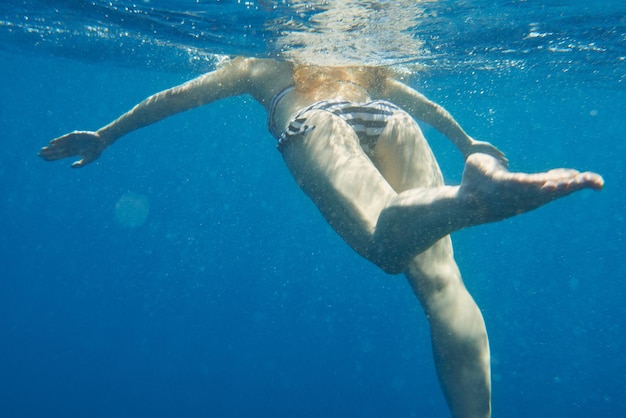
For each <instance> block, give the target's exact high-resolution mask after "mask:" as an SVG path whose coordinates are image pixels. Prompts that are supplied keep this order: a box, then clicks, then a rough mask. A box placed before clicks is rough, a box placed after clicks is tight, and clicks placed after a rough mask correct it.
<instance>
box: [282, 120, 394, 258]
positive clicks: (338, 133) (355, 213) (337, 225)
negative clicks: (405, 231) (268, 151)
mask: <svg viewBox="0 0 626 418" xmlns="http://www.w3.org/2000/svg"><path fill="white" fill-rule="evenodd" d="M303 116H304V117H306V122H305V123H306V124H307V125H308V126H310V127H313V129H308V130H306V133H303V134H299V135H295V136H293V137H291V138H290V139H289V141H288V142H287V143H285V144H284V146H283V147H282V150H281V151H282V154H283V158H284V160H285V162H286V164H287V167H288V168H289V170H290V171H291V173H292V175H293V177H294V178H295V180H296V182H297V183H298V185H299V186H300V188H301V189H302V190H303V191H304V192H305V193H306V194H307V195H308V196H309V197H310V198H311V200H313V202H315V204H316V205H317V207H318V208H319V210H320V212H321V213H322V215H323V216H324V217H325V218H326V220H327V221H328V222H329V224H330V225H331V226H332V227H333V228H334V229H335V230H336V231H337V233H339V235H340V236H341V237H342V238H343V239H344V240H345V241H346V242H347V243H348V244H349V245H350V246H351V247H352V248H354V249H355V250H356V251H357V252H358V253H360V254H361V255H363V256H365V257H366V258H370V247H371V243H372V237H373V233H374V229H375V228H376V222H377V220H378V216H379V215H380V212H381V211H382V210H383V209H384V208H385V206H386V205H387V202H388V201H389V200H391V199H393V198H394V197H396V192H395V191H394V190H393V188H392V187H391V186H390V185H389V184H388V183H387V181H386V180H385V178H384V177H383V176H382V175H381V173H380V172H379V170H378V169H377V168H376V167H375V166H374V164H373V163H372V160H370V159H369V158H368V157H367V155H366V154H365V153H364V152H363V150H362V149H361V147H360V145H359V140H358V137H357V136H356V134H355V133H354V131H353V129H352V128H351V127H350V126H349V125H348V124H347V123H346V122H345V121H344V120H342V119H341V118H339V117H337V116H335V115H333V114H331V113H329V112H326V111H324V110H312V111H310V112H307V113H305V114H304V115H303Z"/></svg>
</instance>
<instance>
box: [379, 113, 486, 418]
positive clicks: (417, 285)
mask: <svg viewBox="0 0 626 418" xmlns="http://www.w3.org/2000/svg"><path fill="white" fill-rule="evenodd" d="M372 161H373V162H374V164H375V165H376V167H377V168H378V169H379V170H380V172H381V173H382V175H383V176H384V177H385V179H386V180H387V181H388V182H389V183H390V184H391V185H392V187H393V188H394V190H395V191H396V192H398V193H401V192H404V191H407V190H410V189H417V188H436V187H441V186H443V177H442V175H441V171H440V169H439V166H438V164H437V161H436V160H435V158H434V156H433V154H432V152H431V150H430V147H429V146H428V143H427V142H426V140H425V139H424V136H423V135H422V132H421V130H420V128H419V126H417V124H416V123H415V121H414V120H413V119H412V118H411V117H410V116H409V115H407V114H405V113H404V112H398V113H396V114H394V115H393V116H392V117H391V118H390V120H389V122H388V124H387V127H386V128H385V131H384V132H383V133H382V135H381V137H380V138H379V140H378V143H377V145H376V147H375V148H374V154H373V155H372ZM405 275H406V276H407V278H408V279H409V282H410V283H411V286H412V288H413V290H414V292H415V294H416V295H417V297H418V299H419V300H420V302H421V304H422V306H423V308H424V311H425V312H426V316H427V318H428V321H429V323H430V328H431V338H432V346H433V353H434V356H435V364H436V369H437V374H438V376H439V381H440V383H441V387H442V389H443V392H444V394H445V396H446V400H447V402H448V405H449V406H450V409H451V411H452V414H453V416H455V417H488V416H489V415H490V402H491V385H490V365H489V344H488V340H487V331H486V329H485V324H484V321H483V318H482V315H481V313H480V310H479V309H478V306H477V305H476V303H475V302H474V300H473V299H472V297H471V296H470V294H469V293H468V291H467V289H466V288H465V286H464V284H463V281H462V279H461V274H460V272H459V269H458V267H457V265H456V262H455V261H454V256H453V252H452V243H451V240H450V237H449V236H446V237H444V238H442V239H440V240H439V241H437V242H436V243H435V244H434V245H433V246H431V247H430V248H429V249H427V250H426V251H424V252H422V253H421V254H419V255H417V256H415V257H414V258H413V259H412V261H411V262H410V264H409V268H408V269H407V271H406V272H405Z"/></svg>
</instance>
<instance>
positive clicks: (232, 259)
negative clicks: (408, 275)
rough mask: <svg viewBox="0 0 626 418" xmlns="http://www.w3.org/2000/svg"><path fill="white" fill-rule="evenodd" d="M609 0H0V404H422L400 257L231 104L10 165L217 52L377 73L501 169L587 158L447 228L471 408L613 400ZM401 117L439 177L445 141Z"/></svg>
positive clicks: (614, 38)
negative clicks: (75, 162) (575, 179)
mask: <svg viewBox="0 0 626 418" xmlns="http://www.w3.org/2000/svg"><path fill="white" fill-rule="evenodd" d="M625 16H626V6H625V5H624V3H623V2H622V1H603V2H600V1H591V2H556V1H541V2H526V1H484V0H483V1H462V2H452V1H445V2H430V1H428V2H426V1H425V2H416V1H396V2H392V1H380V2H373V1H363V2H348V1H324V2H321V1H320V2H317V1H313V2H297V1H294V2H273V1H260V0H259V1H254V0H251V1H248V2H244V1H193V2H192V1H173V0H158V1H155V0H150V1H149V0H144V1H141V2H137V3H136V4H134V3H132V2H127V1H110V2H104V1H100V0H95V1H90V2H84V1H77V0H74V1H29V0H28V1H19V2H18V1H14V0H5V1H4V2H2V4H1V5H0V62H1V63H2V65H1V66H0V75H1V77H0V95H1V97H2V99H1V101H0V129H1V132H2V135H1V138H2V147H3V152H2V153H0V222H1V224H0V225H1V234H0V333H1V334H0V335H1V336H0V417H7V418H8V417H11V418H19V417H85V416H90V417H138V416H151V417H172V416H179V417H345V416H352V417H445V416H449V415H448V412H447V408H446V405H445V402H444V400H443V396H442V395H441V392H440V389H439V386H438V383H437V380H436V376H435V372H434V367H433V363H432V353H431V349H430V342H429V334H428V326H427V323H426V320H425V318H424V316H423V313H422V311H421V309H420V307H419V305H418V303H417V301H416V300H415V298H414V297H413V295H412V294H411V291H410V289H409V286H408V284H407V283H406V282H405V280H404V278H403V277H402V276H388V275H386V274H384V273H382V272H380V271H379V270H377V268H375V267H374V266H372V265H370V264H369V263H368V262H366V261H365V260H363V259H362V258H360V257H359V256H358V255H356V254H354V253H353V252H352V251H351V250H350V249H349V248H348V247H347V245H346V244H344V243H343V242H342V241H341V239H340V238H338V237H337V236H336V235H335V233H334V232H333V231H332V230H331V229H330V227H328V226H327V225H326V223H325V222H324V220H323V219H322V217H321V216H320V215H319V213H318V212H317V210H316V208H315V207H314V205H313V204H312V203H311V202H310V201H309V200H308V199H307V198H306V197H305V196H304V195H303V194H302V193H301V192H300V191H299V190H298V187H297V186H296V184H295V182H294V181H293V180H292V179H291V178H290V175H289V173H288V172H287V170H286V168H285V167H284V164H283V162H282V160H281V157H280V154H279V153H278V152H277V151H276V149H275V140H274V139H273V138H272V137H271V135H270V134H269V133H267V132H266V129H265V115H264V112H263V109H262V108H261V107H260V106H259V105H258V104H256V103H255V102H253V100H252V99H250V98H248V97H237V98H230V99H227V100H223V101H221V102H218V103H213V104H211V105H208V106H205V107H203V108H199V109H196V110H193V111H190V112H186V113H184V114H181V115H177V116H174V117H172V118H170V119H168V120H166V121H163V122H161V123H159V124H157V125H153V126H150V127H147V128H145V129H143V130H140V131H137V132H134V133H132V134H130V135H128V137H126V138H124V139H123V140H121V141H119V142H118V143H116V144H115V145H114V146H112V147H111V148H109V149H108V150H107V151H106V152H105V153H104V154H103V155H102V156H101V158H100V159H99V160H98V161H97V162H95V163H94V164H92V165H90V166H88V167H86V168H83V169H80V170H72V169H69V168H68V166H69V164H70V162H71V161H69V160H66V161H60V162H54V163H46V162H44V161H42V160H41V159H39V158H38V157H37V152H38V150H39V148H40V147H42V146H43V145H45V144H46V143H47V142H48V141H49V140H50V139H52V138H54V137H56V136H59V135H61V134H63V133H66V132H69V131H72V130H75V129H97V128H98V127H100V126H102V125H103V124H105V123H108V122H109V121H110V120H112V119H113V118H115V117H117V116H118V115H119V114H121V113H122V112H124V111H126V110H128V109H129V108H130V107H132V106H133V105H134V104H135V103H137V102H139V101H140V100H142V99H143V98H145V97H146V96H148V95H150V94H152V93H155V92H157V91H159V90H162V89H165V88H168V87H170V86H173V85H176V84H178V83H181V82H183V81H185V80H187V79H189V78H191V77H194V76H196V75H198V74H200V73H202V72H204V71H210V70H211V69H213V68H215V65H216V63H218V62H219V61H220V60H222V59H224V57H225V56H228V55H238V54H239V55H251V56H270V57H277V58H285V59H299V60H309V61H314V62H322V63H329V64H336V63H354V62H364V63H368V64H385V65H393V66H395V67H396V68H397V69H398V71H399V72H401V73H404V74H405V79H406V80H407V81H408V82H409V83H410V84H411V85H412V86H413V87H415V88H417V89H418V90H420V91H422V92H423V93H424V94H426V95H427V96H428V97H430V98H432V99H433V100H435V101H437V102H439V103H441V104H442V105H444V106H445V107H446V108H447V109H448V110H449V111H450V112H451V113H452V114H453V115H454V116H455V117H456V118H457V120H459V122H460V123H461V124H462V125H463V126H464V127H465V129H466V130H467V131H468V132H469V133H470V134H471V135H473V136H475V137H476V138H480V139H483V140H488V141H491V142H492V143H494V144H496V145H497V146H498V147H499V148H501V149H502V150H504V151H505V152H506V153H507V156H508V158H509V160H510V166H511V169H513V170H524V171H538V170H545V169H548V168H551V167H558V166H567V167H575V168H579V169H582V170H593V171H597V172H599V173H601V174H602V175H603V176H604V177H605V180H606V186H605V189H604V190H603V191H601V192H592V191H584V192H581V193H578V194H575V195H573V196H570V197H568V198H566V199H563V200H560V201H557V202H554V203H551V204H550V205H548V206H546V207H544V208H542V209H540V210H538V211H535V212H532V213H529V214H525V215H523V216H521V217H518V218H515V219H511V220H507V221H504V222H500V223H497V224H492V225H487V226H482V227H478V228H474V229H469V230H464V231H461V232H458V233H456V234H454V236H453V240H454V244H455V251H456V257H457V261H458V263H459V266H460V268H461V271H462V272H463V276H464V279H465V282H466V284H467V286H468V288H469V289H470V291H471V292H472V294H473V296H474V297H475V299H476V300H477V302H478V304H479V305H480V307H481V309H482V311H483V314H484V316H485V320H486V323H487V328H488V332H489V336H490V342H491V352H492V372H493V409H494V416H497V417H511V418H512V417H524V418H527V417H552V416H563V417H585V418H586V417H592V416H593V417H620V416H626V397H625V396H624V394H625V393H626V356H624V351H626V307H625V306H626V305H625V304H624V300H625V299H626V284H625V279H626V274H625V273H626V268H625V267H624V263H623V254H624V252H625V251H626V244H625V242H624V234H625V233H626V229H625V222H624V207H626V197H625V196H626V194H624V193H623V191H622V190H621V186H622V185H623V184H624V183H625V181H626V179H625V175H624V168H625V167H626V161H625V160H626V158H625V157H624V156H625V155H626V141H625V139H626V128H625V123H624V121H625V120H626V110H625V109H626V63H625V61H626V22H625ZM423 128H424V131H425V134H426V136H427V138H428V139H429V141H430V143H431V145H432V147H433V149H434V151H435V153H436V155H437V158H438V160H439V162H440V164H441V166H442V169H443V171H444V175H445V177H446V180H447V181H448V182H449V183H456V182H458V181H459V179H460V173H461V170H462V159H461V158H460V156H459V155H458V153H456V152H455V150H454V149H453V148H452V147H451V146H450V145H449V144H448V143H447V142H446V140H445V138H443V137H441V136H440V135H439V134H438V133H437V132H435V131H434V130H433V129H432V128H430V127H428V126H424V127H423Z"/></svg>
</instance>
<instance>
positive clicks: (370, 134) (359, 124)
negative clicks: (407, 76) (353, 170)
mask: <svg viewBox="0 0 626 418" xmlns="http://www.w3.org/2000/svg"><path fill="white" fill-rule="evenodd" d="M311 110H324V111H326V112H329V113H332V114H333V115H335V116H338V117H340V118H341V119H343V120H344V121H345V122H346V123H347V124H348V125H350V126H351V127H352V129H353V130H354V132H355V133H356V135H357V136H358V138H359V141H360V143H361V148H363V150H364V151H365V152H366V153H368V154H369V153H371V152H372V151H373V150H374V147H375V146H376V142H377V141H378V137H379V136H380V134H381V133H382V132H383V129H385V126H387V121H388V120H389V117H390V116H391V115H393V114H394V112H397V111H398V110H400V108H399V107H398V106H396V105H394V104H393V103H389V102H387V101H384V100H375V101H372V102H368V103H352V102H332V101H321V102H317V103H314V104H312V105H311V106H308V107H306V108H304V109H302V110H301V111H300V112H298V113H297V114H296V116H294V117H293V119H292V120H291V122H289V125H288V126H287V128H286V129H285V130H284V131H283V133H282V134H281V136H280V138H278V149H279V150H280V151H282V148H283V147H284V146H285V145H286V144H287V143H288V142H289V141H291V139H292V138H293V137H294V136H297V135H306V134H307V133H308V132H310V131H311V130H313V129H315V126H311V125H307V124H306V121H307V115H306V113H307V112H309V111H311Z"/></svg>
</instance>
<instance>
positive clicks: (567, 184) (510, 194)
mask: <svg viewBox="0 0 626 418" xmlns="http://www.w3.org/2000/svg"><path fill="white" fill-rule="evenodd" d="M603 185H604V180H603V179H602V177H601V176H600V175H598V174H596V173H591V172H584V173H580V172H578V171H576V170H571V169H565V168H557V169H554V170H550V171H546V172H545V173H535V174H526V173H512V172H510V171H508V170H507V169H506V168H505V167H504V166H503V165H502V164H500V163H499V162H498V161H497V160H496V159H495V158H493V157H491V156H489V155H487V154H479V153H476V154H472V155H470V156H469V157H468V158H467V161H466V164H465V171H464V172H463V180H462V182H461V186H460V188H459V192H458V193H459V194H458V196H459V198H461V199H462V200H463V201H464V202H465V203H466V204H467V206H468V210H469V212H468V213H473V214H474V215H475V217H476V218H475V219H472V220H471V221H472V222H470V223H471V224H480V223H485V222H494V221H498V220H502V219H506V218H509V217H511V216H514V215H518V214H520V213H524V212H528V211H530V210H533V209H536V208H538V207H540V206H543V205H545V204H546V203H549V202H551V201H553V200H556V199H559V198H561V197H564V196H567V195H569V194H571V193H574V192H575V191H578V190H582V189H594V190H600V189H602V187H603ZM472 218H474V217H472Z"/></svg>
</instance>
